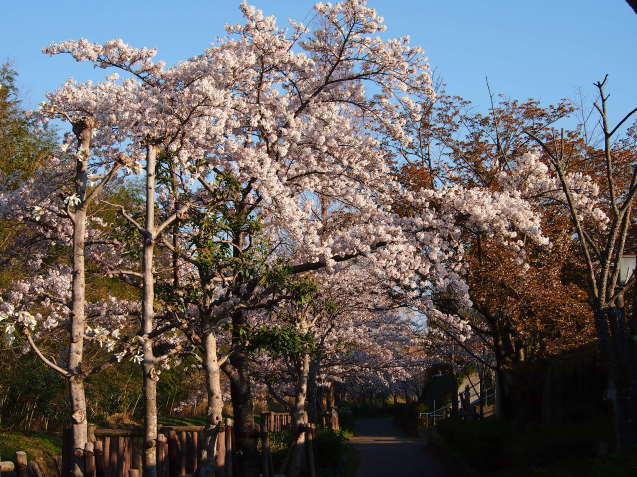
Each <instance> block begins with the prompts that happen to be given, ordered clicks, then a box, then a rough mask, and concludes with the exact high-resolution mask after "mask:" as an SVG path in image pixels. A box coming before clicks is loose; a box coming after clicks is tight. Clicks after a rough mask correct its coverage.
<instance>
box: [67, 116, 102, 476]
mask: <svg viewBox="0 0 637 477" xmlns="http://www.w3.org/2000/svg"><path fill="white" fill-rule="evenodd" d="M94 129H95V124H94V121H93V120H92V119H91V118H86V119H83V120H81V121H78V122H76V123H74V124H73V132H74V133H75V135H76V137H77V140H78V144H79V147H78V154H77V158H76V167H75V194H76V196H77V197H78V199H79V200H80V203H79V204H78V207H77V209H76V211H75V213H74V214H73V278H72V284H71V303H72V313H73V315H72V318H71V337H70V338H71V340H70V341H71V342H70V343H69V355H68V371H69V373H70V374H71V377H70V378H69V394H70V397H71V424H72V435H73V459H72V466H71V474H72V475H73V476H74V477H81V476H83V475H84V448H85V447H86V442H87V437H88V427H87V421H86V395H85V392H84V375H83V373H82V361H83V360H84V333H85V330H86V314H85V306H86V267H85V263H84V254H85V246H86V210H87V207H88V204H87V203H86V192H87V185H88V180H89V179H88V158H89V154H90V147H91V137H92V135H93V131H94Z"/></svg>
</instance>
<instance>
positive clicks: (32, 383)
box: [0, 349, 66, 450]
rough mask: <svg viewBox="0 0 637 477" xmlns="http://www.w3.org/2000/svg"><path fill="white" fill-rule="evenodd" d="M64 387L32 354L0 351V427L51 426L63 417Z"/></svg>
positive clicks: (6, 350) (64, 413) (64, 408)
mask: <svg viewBox="0 0 637 477" xmlns="http://www.w3.org/2000/svg"><path fill="white" fill-rule="evenodd" d="M65 391H66V390H65V386H64V382H63V381H62V380H61V379H60V377H59V376H58V375H57V374H56V373H55V372H54V371H52V370H51V369H49V368H48V367H47V366H46V365H44V364H43V363H42V362H41V361H40V360H39V359H38V358H37V357H35V355H33V354H31V353H29V354H26V355H22V354H20V353H16V352H14V351H13V350H12V349H4V350H1V351H0V403H1V407H0V428H4V429H24V428H27V427H29V426H37V427H45V426H47V425H48V426H50V427H51V428H55V427H56V426H57V425H59V424H60V423H61V422H62V421H63V420H64V419H65V417H66V404H65V399H64V396H65ZM45 419H46V420H45ZM18 450H19V449H18Z"/></svg>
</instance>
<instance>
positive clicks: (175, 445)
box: [168, 430, 179, 477]
mask: <svg viewBox="0 0 637 477" xmlns="http://www.w3.org/2000/svg"><path fill="white" fill-rule="evenodd" d="M178 466H179V440H178V439H177V433H176V432H175V431H172V430H171V431H168V469H169V472H168V475H169V476H170V477H177V474H178V472H179V471H178V468H179V467H178Z"/></svg>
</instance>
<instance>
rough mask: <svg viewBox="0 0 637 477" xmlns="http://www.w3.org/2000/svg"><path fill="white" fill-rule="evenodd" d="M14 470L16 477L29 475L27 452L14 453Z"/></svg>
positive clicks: (27, 476)
mask: <svg viewBox="0 0 637 477" xmlns="http://www.w3.org/2000/svg"><path fill="white" fill-rule="evenodd" d="M15 464H16V465H15V467H16V468H15V471H16V474H17V476H18V477H29V472H28V462H27V453H26V452H23V451H18V452H16V453H15Z"/></svg>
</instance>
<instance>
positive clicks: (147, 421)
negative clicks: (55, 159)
mask: <svg viewBox="0 0 637 477" xmlns="http://www.w3.org/2000/svg"><path fill="white" fill-rule="evenodd" d="M156 162H157V148H156V146H154V145H148V149H147V153H146V227H145V237H144V250H143V256H142V275H143V300H142V346H143V353H144V356H143V371H144V378H143V379H144V402H145V407H144V477H156V476H157V450H156V448H157V381H158V379H159V378H158V376H157V370H156V369H155V364H156V360H155V355H154V352H153V339H152V337H151V336H150V335H151V333H152V331H153V329H154V325H155V323H154V321H155V312H154V309H153V307H154V303H155V291H154V286H155V280H154V275H153V253H154V247H155V181H156V178H155V168H156Z"/></svg>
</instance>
